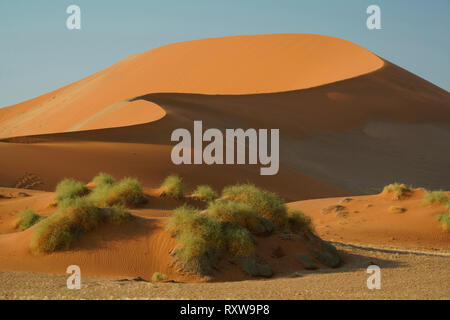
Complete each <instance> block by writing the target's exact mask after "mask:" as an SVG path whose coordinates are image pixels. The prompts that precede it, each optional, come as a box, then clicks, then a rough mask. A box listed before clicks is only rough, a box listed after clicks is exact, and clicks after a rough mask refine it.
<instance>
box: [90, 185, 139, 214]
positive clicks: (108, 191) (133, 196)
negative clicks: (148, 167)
mask: <svg viewBox="0 0 450 320" xmlns="http://www.w3.org/2000/svg"><path fill="white" fill-rule="evenodd" d="M89 198H90V199H91V200H92V201H93V202H94V203H95V204H96V205H97V206H100V207H110V206H114V205H119V206H125V207H135V206H138V205H140V204H142V203H143V202H145V197H144V194H143V192H142V187H141V184H140V183H139V181H138V180H137V179H133V178H123V179H122V180H120V181H118V182H115V183H112V184H110V183H103V184H101V185H99V186H97V187H95V189H94V190H93V191H92V192H91V194H90V195H89Z"/></svg>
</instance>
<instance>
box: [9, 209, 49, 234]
mask: <svg viewBox="0 0 450 320" xmlns="http://www.w3.org/2000/svg"><path fill="white" fill-rule="evenodd" d="M43 219H45V217H42V216H40V215H38V214H37V213H36V212H34V211H33V210H31V209H25V210H23V211H22V212H21V213H19V216H18V218H17V220H16V229H18V230H19V231H24V230H26V229H28V228H30V227H32V226H33V225H35V224H36V223H38V222H40V221H42V220H43Z"/></svg>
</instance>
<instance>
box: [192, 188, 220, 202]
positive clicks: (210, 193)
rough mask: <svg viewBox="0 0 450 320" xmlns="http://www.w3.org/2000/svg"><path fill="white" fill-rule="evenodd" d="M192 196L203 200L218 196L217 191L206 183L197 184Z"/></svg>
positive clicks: (211, 199)
mask: <svg viewBox="0 0 450 320" xmlns="http://www.w3.org/2000/svg"><path fill="white" fill-rule="evenodd" d="M192 196H193V197H195V198H197V199H199V200H203V201H213V200H216V199H217V198H218V195H217V192H215V191H214V189H213V188H211V187H210V186H208V185H201V186H198V187H197V188H196V189H195V190H194V192H193V193H192Z"/></svg>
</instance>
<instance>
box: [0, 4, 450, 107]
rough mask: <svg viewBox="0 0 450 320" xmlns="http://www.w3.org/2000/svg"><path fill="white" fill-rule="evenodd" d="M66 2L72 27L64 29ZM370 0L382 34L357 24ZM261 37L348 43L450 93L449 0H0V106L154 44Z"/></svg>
mask: <svg viewBox="0 0 450 320" xmlns="http://www.w3.org/2000/svg"><path fill="white" fill-rule="evenodd" d="M71 4H76V5H78V6H80V7H81V27H82V29H81V30H68V29H67V28H66V19H67V17H68V14H67V13H66V8H67V7H68V6H69V5H71ZM371 4H376V5H379V6H380V8H381V25H382V29H381V30H368V29H367V27H366V19H367V17H368V15H367V14H366V8H367V7H368V6H369V5H371ZM264 33H316V34H325V35H330V36H335V37H339V38H343V39H346V40H350V41H352V42H355V43H357V44H359V45H361V46H363V47H365V48H366V49H368V50H370V51H372V52H374V53H375V54H377V55H379V56H381V57H383V58H385V59H387V60H389V61H391V62H393V63H395V64H397V65H399V66H401V67H403V68H405V69H407V70H409V71H411V72H413V73H415V74H417V75H419V76H421V77H423V78H425V79H427V80H428V81H431V82H433V83H435V84H436V85H438V86H440V87H441V88H444V89H446V90H447V91H449V89H450V74H449V71H450V1H449V0H432V1H431V0H430V1H426V0H370V1H367V0H277V1H275V0H272V1H267V0H221V1H216V0H189V1H188V0H176V1H174V0H126V1H125V0H123V1H116V0H76V1H75V0H73V1H66V0H58V1H56V0H39V1H34V0H33V1H32V0H0V93H1V94H0V107H3V106H7V105H11V104H14V103H17V102H20V101H23V100H27V99H29V98H32V97H35V96H38V95H41V94H43V93H45V92H48V91H51V90H54V89H57V88H59V87H61V86H64V85H67V84H69V83H71V82H74V81H76V80H79V79H81V78H83V77H85V76H88V75H90V74H92V73H94V72H96V71H99V70H102V69H104V68H105V67H107V66H109V65H111V64H113V63H115V62H117V61H119V60H121V59H123V58H125V57H126V56H128V55H130V54H133V53H138V52H144V51H147V50H150V49H152V48H155V47H158V46H160V45H163V44H167V43H171V42H176V41H183V40H193V39H199V38H206V37H218V36H225V35H237V34H264Z"/></svg>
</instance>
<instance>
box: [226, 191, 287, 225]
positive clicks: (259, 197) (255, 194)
mask: <svg viewBox="0 0 450 320" xmlns="http://www.w3.org/2000/svg"><path fill="white" fill-rule="evenodd" d="M222 198H225V199H231V200H235V201H237V202H241V203H245V204H247V205H248V206H249V207H250V208H251V209H252V210H254V211H255V212H256V214H257V215H259V216H261V217H264V218H266V219H269V220H270V221H271V222H272V223H273V224H274V225H275V226H276V227H278V228H285V227H286V224H287V209H286V206H285V205H284V201H283V200H282V199H281V198H280V197H279V196H278V195H276V194H275V193H272V192H269V191H266V190H262V189H260V188H258V187H256V186H254V185H252V184H238V185H234V186H229V187H225V188H224V189H223V191H222Z"/></svg>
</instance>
